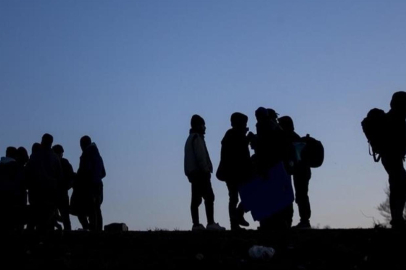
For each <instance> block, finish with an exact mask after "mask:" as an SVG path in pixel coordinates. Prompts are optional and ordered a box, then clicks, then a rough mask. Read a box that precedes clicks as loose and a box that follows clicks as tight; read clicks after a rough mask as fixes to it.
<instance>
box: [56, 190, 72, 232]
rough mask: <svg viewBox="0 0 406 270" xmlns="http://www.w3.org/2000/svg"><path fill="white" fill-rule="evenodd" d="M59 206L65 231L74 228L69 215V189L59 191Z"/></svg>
mask: <svg viewBox="0 0 406 270" xmlns="http://www.w3.org/2000/svg"><path fill="white" fill-rule="evenodd" d="M57 208H58V211H59V213H60V215H61V218H62V222H63V229H64V230H65V231H70V230H72V226H71V223H70V216H69V195H68V191H67V190H60V191H58V198H57Z"/></svg>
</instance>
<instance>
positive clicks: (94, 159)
mask: <svg viewBox="0 0 406 270" xmlns="http://www.w3.org/2000/svg"><path fill="white" fill-rule="evenodd" d="M80 148H81V149H82V155H81V157H80V163H79V169H78V171H77V177H76V180H75V182H74V184H73V188H74V192H76V193H77V194H79V196H78V202H77V203H78V205H77V207H76V208H77V211H78V214H77V216H78V219H79V221H80V223H81V224H82V227H83V229H85V230H86V229H87V230H91V231H101V230H102V229H103V217H102V212H101V205H102V203H103V182H102V179H103V178H104V177H105V176H106V170H105V168H104V163H103V159H102V157H101V155H100V153H99V149H98V148H97V146H96V144H95V143H94V142H93V143H92V140H91V139H90V137H89V136H83V137H82V138H81V139H80ZM72 200H73V195H72ZM71 204H74V202H72V201H71Z"/></svg>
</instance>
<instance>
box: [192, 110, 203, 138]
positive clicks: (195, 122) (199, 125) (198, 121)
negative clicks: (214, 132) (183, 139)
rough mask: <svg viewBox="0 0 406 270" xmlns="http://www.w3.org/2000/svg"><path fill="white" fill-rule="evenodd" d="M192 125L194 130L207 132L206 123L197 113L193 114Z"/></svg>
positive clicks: (201, 132)
mask: <svg viewBox="0 0 406 270" xmlns="http://www.w3.org/2000/svg"><path fill="white" fill-rule="evenodd" d="M190 126H191V127H192V130H193V131H195V132H197V133H200V134H205V133H206V123H205V122H204V119H203V118H202V117H201V116H200V115H197V114H195V115H193V116H192V119H191V120H190Z"/></svg>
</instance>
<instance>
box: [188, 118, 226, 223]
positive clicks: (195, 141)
mask: <svg viewBox="0 0 406 270" xmlns="http://www.w3.org/2000/svg"><path fill="white" fill-rule="evenodd" d="M191 127H192V128H191V129H190V131H189V137H188V139H187V141H186V144H185V162H184V169H185V174H186V176H187V178H188V180H189V182H190V183H191V186H192V202H191V205H190V211H191V214H192V221H193V227H192V231H196V230H205V229H207V230H225V228H224V227H221V226H220V225H219V224H218V223H215V222H214V193H213V189H212V187H211V181H210V177H211V173H212V172H213V165H212V163H211V160H210V156H209V152H208V151H207V147H206V142H205V141H204V135H205V133H206V125H205V122H204V119H203V118H202V117H200V116H199V115H197V114H195V115H193V116H192V119H191ZM202 199H204V204H205V207H206V217H207V227H206V228H205V227H204V226H203V225H202V224H200V222H199V206H200V204H201V203H202Z"/></svg>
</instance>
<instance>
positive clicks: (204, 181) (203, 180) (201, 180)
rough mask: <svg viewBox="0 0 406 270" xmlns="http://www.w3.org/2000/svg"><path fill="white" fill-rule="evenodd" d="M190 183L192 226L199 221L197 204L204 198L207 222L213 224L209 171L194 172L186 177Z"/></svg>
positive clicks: (196, 224)
mask: <svg viewBox="0 0 406 270" xmlns="http://www.w3.org/2000/svg"><path fill="white" fill-rule="evenodd" d="M188 178H189V182H190V183H191V184H192V202H191V204H190V212H191V214H192V221H193V225H194V226H198V225H199V224H200V222H199V206H200V204H201V203H202V200H203V199H204V205H205V208H206V217H207V224H214V193H213V189H212V187H211V181H210V173H196V174H193V175H191V176H189V177H188Z"/></svg>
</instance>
